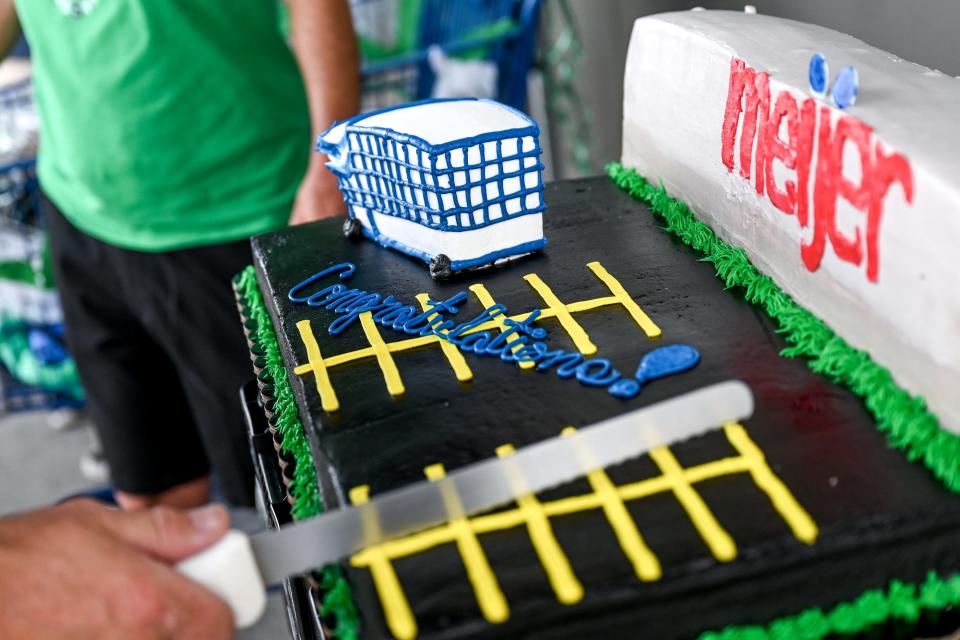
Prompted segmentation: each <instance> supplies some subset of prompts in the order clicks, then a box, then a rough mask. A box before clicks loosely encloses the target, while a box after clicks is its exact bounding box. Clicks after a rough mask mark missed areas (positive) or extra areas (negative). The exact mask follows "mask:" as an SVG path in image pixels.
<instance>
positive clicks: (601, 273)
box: [587, 262, 660, 338]
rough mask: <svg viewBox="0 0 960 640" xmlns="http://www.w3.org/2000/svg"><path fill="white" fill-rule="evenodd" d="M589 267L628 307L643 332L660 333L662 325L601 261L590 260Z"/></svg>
mask: <svg viewBox="0 0 960 640" xmlns="http://www.w3.org/2000/svg"><path fill="white" fill-rule="evenodd" d="M587 268H588V269H590V271H593V273H594V275H595V276H597V277H598V278H600V280H601V281H602V282H603V284H605V285H607V288H608V289H610V293H612V294H613V297H614V298H616V299H617V300H618V301H619V302H620V304H622V305H623V308H624V309H626V310H627V312H628V313H629V314H630V316H631V317H632V318H633V319H634V321H635V322H636V323H637V324H638V325H640V328H641V329H643V332H644V333H646V334H647V337H648V338H656V337H658V336H659V335H660V327H658V326H657V325H656V323H654V321H653V320H651V319H650V316H648V315H647V314H646V313H644V311H643V309H641V308H640V305H638V304H637V303H636V302H634V301H633V298H631V297H630V294H629V293H627V290H626V289H624V288H623V285H622V284H620V281H619V280H617V279H616V278H614V277H613V276H612V275H610V272H609V271H607V270H606V269H605V268H604V267H603V265H602V264H600V263H599V262H590V263H588V264H587Z"/></svg>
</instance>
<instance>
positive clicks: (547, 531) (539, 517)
mask: <svg viewBox="0 0 960 640" xmlns="http://www.w3.org/2000/svg"><path fill="white" fill-rule="evenodd" d="M513 453H514V448H513V446H512V445H509V444H505V445H503V446H501V447H498V448H497V455H498V456H500V457H501V458H505V457H507V456H510V455H513ZM517 506H518V507H519V509H518V511H519V514H520V516H521V517H523V519H524V520H525V521H526V524H527V532H528V533H529V534H530V541H531V542H532V543H533V549H534V551H536V552H537V557H538V558H540V564H542V565H543V570H544V571H546V573H547V580H549V582H550V586H551V587H552V588H553V592H554V593H555V594H556V595H557V600H559V601H560V602H561V603H562V604H566V605H570V604H576V603H578V602H580V601H581V600H582V599H583V585H582V584H580V581H579V580H578V579H577V576H576V575H575V574H574V573H573V567H571V566H570V560H569V559H568V558H567V554H565V553H564V552H563V549H561V548H560V543H559V542H557V538H556V536H555V535H554V533H553V527H552V526H550V520H549V519H548V518H547V514H546V513H545V512H544V510H543V505H542V504H540V501H539V500H538V499H537V497H536V496H535V495H533V494H531V495H527V496H522V497H520V498H518V499H517Z"/></svg>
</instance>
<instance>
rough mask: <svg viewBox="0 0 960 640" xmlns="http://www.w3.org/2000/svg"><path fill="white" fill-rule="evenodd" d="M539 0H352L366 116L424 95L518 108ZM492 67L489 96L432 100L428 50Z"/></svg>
mask: <svg viewBox="0 0 960 640" xmlns="http://www.w3.org/2000/svg"><path fill="white" fill-rule="evenodd" d="M541 4H542V0H353V1H352V3H351V9H352V12H353V19H354V27H355V29H356V32H357V39H358V43H359V47H360V55H361V59H362V67H361V73H362V77H363V107H364V111H367V110H370V109H374V108H381V107H387V106H392V105H395V104H400V103H403V102H410V101H414V100H422V99H425V98H430V97H487V98H494V99H496V100H498V101H499V102H502V103H504V104H507V105H509V106H511V107H514V108H516V109H520V110H523V109H524V108H525V106H526V102H527V75H528V73H529V72H530V69H531V68H532V67H533V64H534V58H535V53H536V41H537V29H538V26H539V19H540V7H541ZM432 47H435V48H439V49H440V50H442V52H443V54H444V55H446V56H449V57H450V58H451V59H453V60H457V61H464V62H467V61H470V62H474V63H486V64H487V65H489V67H490V68H492V69H494V70H495V82H494V84H493V91H492V94H491V95H478V94H477V93H475V92H464V93H461V94H459V95H442V96H437V95H436V94H435V92H434V90H435V88H436V81H437V74H436V72H435V65H431V61H430V57H431V48H432Z"/></svg>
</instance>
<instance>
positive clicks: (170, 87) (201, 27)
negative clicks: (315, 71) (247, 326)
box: [16, 0, 311, 251]
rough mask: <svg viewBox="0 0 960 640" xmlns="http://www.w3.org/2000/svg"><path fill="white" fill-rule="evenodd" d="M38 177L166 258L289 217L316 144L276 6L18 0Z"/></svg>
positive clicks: (66, 201)
mask: <svg viewBox="0 0 960 640" xmlns="http://www.w3.org/2000/svg"><path fill="white" fill-rule="evenodd" d="M16 4H17V12H18V15H19V18H20V23H21V26H22V28H23V31H24V33H25V35H26V37H27V40H28V42H29V43H30V48H31V52H32V57H33V73H34V91H35V95H36V103H37V109H38V111H39V115H40V127H41V129H40V136H41V137H40V157H39V165H38V172H39V177H40V182H41V184H42V185H43V188H44V189H45V190H46V192H47V194H48V196H49V197H50V198H51V200H52V201H53V202H54V203H56V204H57V206H58V207H59V208H60V209H61V210H62V211H63V213H64V215H66V216H67V218H69V219H70V220H71V221H72V222H73V223H74V224H75V225H76V226H77V227H79V228H80V229H82V230H83V231H85V232H86V233H88V234H89V235H92V236H94V237H96V238H99V239H101V240H103V241H105V242H109V243H111V244H115V245H118V246H122V247H126V248H129V249H137V250H141V251H165V250H169V249H177V248H183V247H189V246H197V245H204V244H211V243H216V242H226V241H229V240H236V239H238V238H242V237H245V236H249V235H253V234H256V233H262V232H264V231H268V230H270V229H275V228H277V227H279V226H282V225H283V224H285V223H286V221H287V219H288V218H289V215H290V209H291V207H292V205H293V199H294V195H295V193H296V189H297V187H298V185H299V181H300V178H301V177H302V176H303V173H304V171H305V169H306V164H307V160H308V158H309V155H310V149H311V139H310V138H311V135H310V122H309V113H308V110H307V104H306V97H305V92H304V88H303V82H302V79H301V77H300V73H299V69H298V67H297V65H296V61H295V60H294V58H293V55H292V53H291V51H290V49H289V47H288V46H287V44H286V42H285V41H284V39H283V37H282V36H281V35H280V33H279V30H278V27H277V13H276V11H277V8H276V2H275V0H230V1H229V2H216V1H212V0H17V3H16Z"/></svg>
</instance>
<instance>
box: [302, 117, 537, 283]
mask: <svg viewBox="0 0 960 640" xmlns="http://www.w3.org/2000/svg"><path fill="white" fill-rule="evenodd" d="M539 134H540V130H539V128H538V127H537V125H536V123H535V122H534V121H533V120H531V119H530V118H529V117H528V116H527V115H526V114H524V113H522V112H520V111H518V110H516V109H513V108H511V107H508V106H506V105H503V104H500V103H498V102H495V101H493V100H483V99H477V98H457V99H448V100H424V101H420V102H414V103H410V104H404V105H399V106H396V107H389V108H386V109H381V110H379V111H375V112H372V113H366V114H362V115H359V116H356V117H354V118H351V119H349V120H346V121H343V122H340V123H338V124H336V125H334V126H333V127H331V128H330V129H329V130H327V131H326V132H325V133H324V134H322V135H321V136H320V140H319V141H318V150H319V151H322V152H324V153H326V154H328V156H329V157H330V162H329V163H328V165H327V166H328V167H329V168H330V169H331V170H332V171H333V172H334V173H336V175H337V177H338V179H339V184H340V189H341V191H342V192H343V194H344V199H345V200H346V202H347V206H348V210H349V218H348V219H347V221H346V223H345V225H344V233H345V234H346V235H347V236H348V237H357V236H359V235H360V234H363V235H365V236H367V237H369V238H371V239H373V240H375V241H376V242H379V243H380V244H382V245H384V246H387V247H390V248H392V249H396V250H398V251H401V252H403V253H406V254H408V255H410V256H414V257H416V258H420V259H421V260H423V261H424V262H426V263H428V264H429V265H430V274H431V275H432V276H434V277H435V278H444V277H447V276H449V275H450V274H451V273H452V272H455V271H462V270H465V269H471V268H477V267H482V266H487V265H490V264H493V263H495V262H497V261H501V260H507V259H512V258H514V257H517V256H520V255H524V254H526V253H530V252H533V251H537V250H540V249H542V248H543V247H544V246H545V244H546V239H545V238H544V236H543V212H544V210H545V208H546V207H545V204H544V201H543V182H542V170H543V164H542V163H541V161H540V155H541V153H542V151H541V148H540V142H539Z"/></svg>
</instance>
